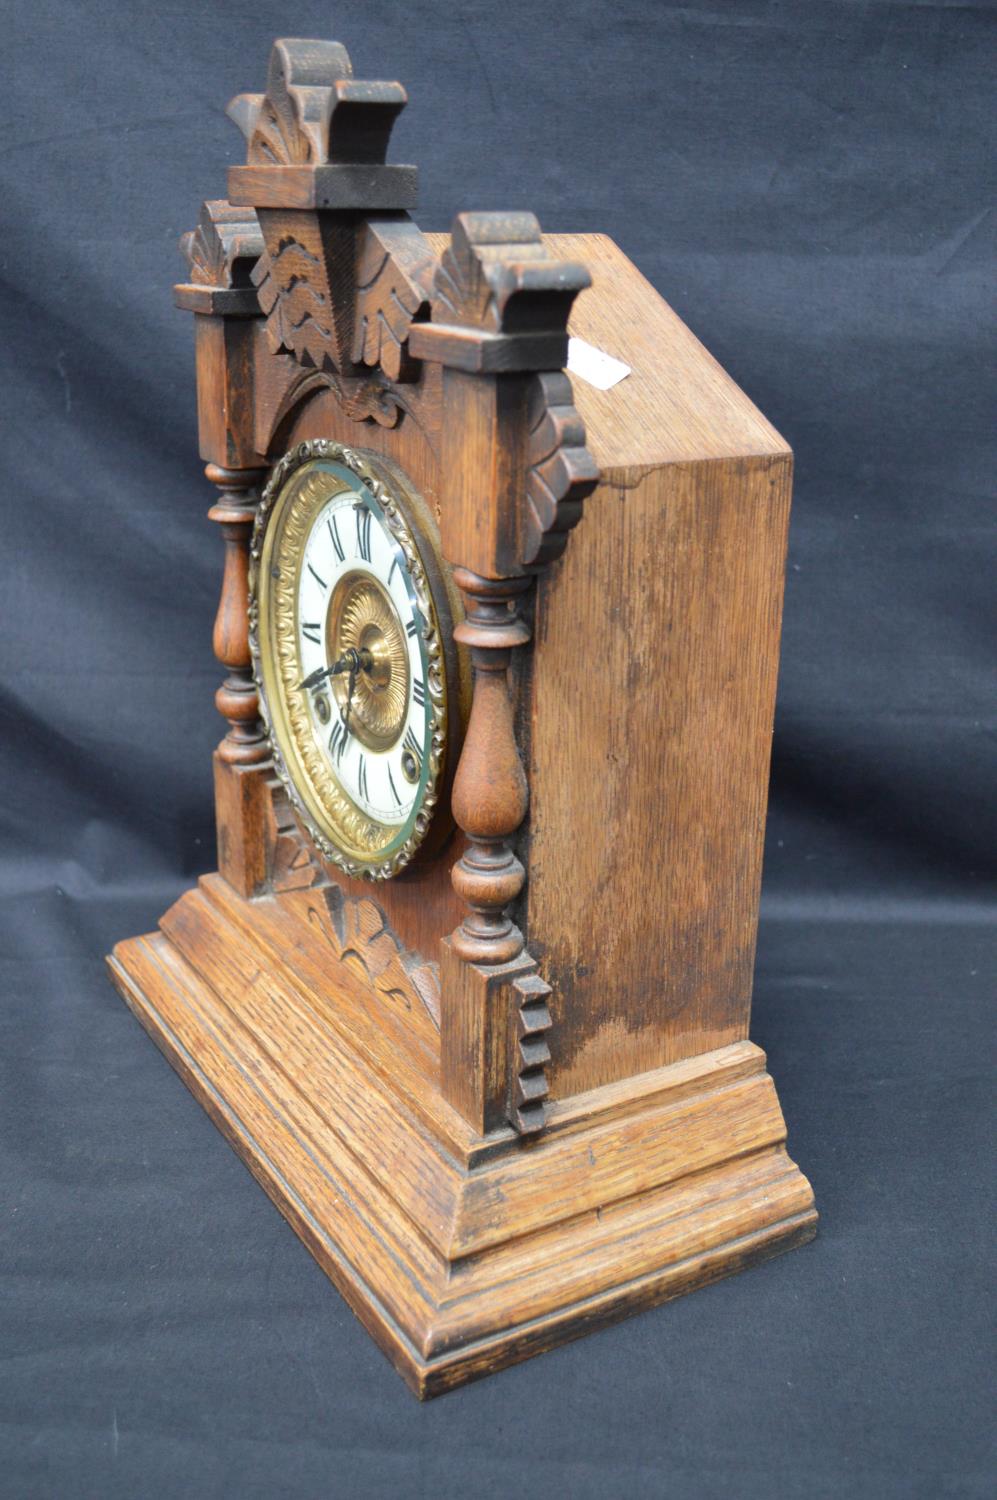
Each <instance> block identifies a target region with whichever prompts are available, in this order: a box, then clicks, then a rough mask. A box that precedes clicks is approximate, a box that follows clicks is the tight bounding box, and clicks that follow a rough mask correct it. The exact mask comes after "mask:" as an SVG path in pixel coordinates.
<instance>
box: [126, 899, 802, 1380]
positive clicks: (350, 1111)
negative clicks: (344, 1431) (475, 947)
mask: <svg viewBox="0 0 997 1500" xmlns="http://www.w3.org/2000/svg"><path fill="white" fill-rule="evenodd" d="M314 900H315V893H310V894H309V893H304V892H300V893H297V895H295V896H293V897H288V898H284V899H283V900H282V901H281V902H277V901H275V900H273V899H272V898H271V899H268V900H264V901H259V902H253V903H249V902H245V901H242V900H241V899H240V898H238V897H237V896H235V894H234V893H233V892H232V891H231V889H230V888H229V887H227V886H226V885H225V882H223V881H220V880H217V879H213V880H209V881H207V882H205V883H204V885H203V887H202V890H201V891H199V892H192V893H190V894H189V895H187V896H185V897H184V898H182V900H181V902H180V903H179V904H178V906H177V907H176V908H174V910H173V911H172V912H171V913H169V914H168V915H167V917H166V918H165V919H164V924H163V926H164V931H163V933H160V934H156V935H153V936H151V937H147V938H137V939H132V940H130V941H128V942H126V943H123V944H120V945H119V947H118V948H117V949H116V950H115V954H114V956H113V957H112V959H111V960H110V963H111V972H112V976H113V978H114V981H115V983H116V984H117V985H118V988H119V989H120V990H121V993H122V994H123V996H124V998H125V999H126V1000H127V1002H128V1004H129V1005H130V1006H131V1007H132V1009H133V1010H134V1011H135V1013H136V1014H137V1015H138V1017H139V1019H140V1020H141V1021H142V1023H143V1025H144V1026H145V1027H146V1029H147V1030H148V1031H149V1032H150V1034H151V1035H152V1036H153V1037H154V1039H155V1040H156V1041H157V1043H158V1045H159V1046H160V1047H161V1048H162V1050H163V1051H164V1052H165V1053H166V1055H167V1056H168V1057H169V1058H170V1060H171V1061H172V1063H173V1065H174V1066H175V1067H176V1068H177V1070H178V1071H179V1072H180V1074H181V1076H182V1077H183V1078H184V1080H185V1082H187V1084H188V1086H189V1087H190V1088H191V1089H192V1090H193V1091H194V1093H195V1094H196V1095H197V1097H198V1098H199V1099H200V1101H201V1102H202V1104H203V1105H204V1106H205V1108H206V1109H207V1110H208V1112H209V1114H211V1116H212V1118H213V1119H214V1120H215V1122H216V1124H218V1125H219V1127H220V1128H221V1129H222V1130H223V1131H224V1133H225V1134H226V1135H227V1136H228V1138H229V1139H230V1141H231V1142H232V1144H233V1145H234V1146H235V1148H236V1149H237V1150H238V1151H239V1153H240V1155H241V1156H242V1157H243V1159H244V1160H245V1161H246V1162H247V1164H248V1165H249V1166H250V1168H251V1170H252V1171H253V1172H254V1173H255V1175H256V1176H257V1178H258V1179H259V1180H260V1182H261V1183H262V1184H263V1185H264V1187H265V1188H266V1190H267V1192H268V1193H269V1194H270V1196H271V1197H272V1198H273V1200H274V1201H275V1203H276V1204H277V1206H278V1207H279V1208H280V1209H281V1212H282V1213H284V1215H285V1217H287V1218H288V1220H289V1221H290V1223H291V1224H292V1225H293V1227H294V1228H295V1229H296V1231H297V1232H298V1234H299V1235H300V1236H301V1238H302V1239H303V1240H304V1242H305V1244H306V1245H307V1246H308V1248H309V1249H310V1250H311V1251H312V1253H313V1254H314V1255H315V1256H316V1258H317V1259H318V1261H319V1263H320V1264H321V1265H322V1266H323V1268H324V1269H325V1270H326V1272H327V1273H328V1274H329V1276H330V1277H331V1278H332V1280H333V1281H334V1282H335V1284H336V1285H337V1286H338V1287H339V1289H340V1291H341V1292H342V1293H343V1294H344V1296H345V1297H346V1298H347V1300H348V1301H349V1303H350V1305H351V1307H352V1308H353V1309H354V1311H355V1312H356V1313H357V1315H358V1316H359V1317H360V1318H361V1320H362V1321H363V1322H364V1324H365V1326H366V1327H367V1328H368V1330H369V1331H370V1332H371V1333H372V1334H373V1336H374V1337H375V1338H376V1339H377V1341H378V1342H379V1344H380V1345H381V1347H382V1348H383V1349H384V1350H385V1352H386V1353H387V1354H388V1356H389V1357H390V1358H391V1359H392V1360H393V1361H394V1363H395V1365H396V1366H397V1368H398V1369H399V1370H400V1371H401V1373H402V1374H403V1375H404V1376H405V1378H406V1379H407V1380H408V1382H409V1384H410V1385H411V1386H412V1388H413V1389H414V1390H415V1391H416V1392H417V1393H418V1394H419V1395H421V1396H426V1395H434V1394H437V1393H438V1392H440V1391H443V1390H446V1389H448V1388H450V1387H451V1386H453V1385H455V1384H459V1383H460V1382H462V1381H465V1380H469V1379H473V1378H476V1377H477V1376H480V1375H483V1374H487V1373H489V1372H490V1371H492V1370H496V1369H499V1368H501V1367H502V1366H503V1365H506V1364H510V1363H513V1362H515V1361H516V1360H519V1359H523V1358H526V1357H528V1356H529V1355H531V1354H534V1353H537V1352H539V1351H540V1350H542V1349H544V1348H547V1347H550V1346H551V1345H552V1344H555V1343H559V1342H561V1341H563V1340H564V1339H567V1338H573V1337H576V1336H578V1335H579V1334H581V1333H584V1332H587V1331H589V1330H590V1329H592V1328H595V1327H598V1326H600V1325H601V1324H603V1323H605V1322H608V1321H610V1320H612V1319H614V1318H618V1317H621V1316H624V1315H626V1314H628V1313H631V1312H634V1311H637V1310H639V1309H640V1308H641V1307H645V1306H649V1305H652V1304H653V1303H655V1302H659V1301H663V1300H665V1299H666V1298H668V1297H671V1296H675V1295H677V1294H678V1293H680V1292H684V1291H688V1290H690V1289H692V1288H693V1287H695V1286H699V1285H702V1284H704V1283H705V1282H708V1281H710V1280H713V1279H715V1278H716V1277H718V1276H722V1275H727V1274H729V1273H730V1272H732V1271H735V1270H739V1269H741V1268H742V1267H743V1266H745V1265H749V1264H751V1263H752V1262H754V1261H755V1260H758V1259H761V1258H763V1257H765V1256H767V1255H771V1254H774V1253H776V1252H778V1251H780V1250H784V1249H788V1248H790V1247H791V1246H793V1245H796V1244H799V1243H802V1242H803V1241H804V1240H806V1239H808V1238H809V1237H810V1236H811V1235H812V1234H813V1230H814V1223H815V1217H816V1216H815V1213H814V1210H813V1200H812V1195H811V1193H810V1189H809V1185H808V1184H807V1182H806V1180H805V1179H804V1178H803V1177H802V1175H801V1174H800V1172H799V1170H798V1169H797V1168H796V1167H795V1165H794V1164H793V1163H792V1162H791V1161H790V1159H789V1158H788V1156H787V1155H786V1152H785V1145H784V1133H785V1132H784V1126H783V1122H782V1116H781V1113H780V1111H779V1106H778V1102H777V1101H776V1098H775V1093H774V1089H773V1088H772V1084H771V1080H770V1079H769V1077H768V1074H767V1073H766V1072H765V1068H764V1056H763V1054H761V1053H760V1052H759V1051H758V1049H757V1048H755V1047H752V1046H750V1044H742V1045H740V1046H735V1047H731V1048H728V1049H726V1050H725V1051H724V1052H719V1053H714V1054H712V1055H710V1056H709V1057H707V1058H700V1059H697V1060H696V1061H695V1062H690V1063H683V1064H679V1065H677V1067H676V1068H674V1069H664V1070H661V1071H660V1072H659V1073H658V1074H657V1075H656V1076H655V1077H654V1078H653V1080H652V1081H650V1082H649V1081H648V1080H646V1079H645V1080H644V1083H643V1085H642V1086H639V1087H637V1088H635V1089H634V1090H633V1092H632V1093H631V1094H629V1095H628V1093H627V1090H626V1088H625V1087H623V1086H621V1085H612V1086H610V1087H609V1088H608V1089H605V1090H600V1091H597V1092H595V1093H592V1094H589V1095H587V1096H586V1097H585V1098H584V1100H579V1101H575V1107H574V1109H573V1110H570V1109H568V1108H567V1107H566V1106H563V1105H562V1106H559V1107H558V1108H557V1109H556V1110H555V1111H554V1118H553V1120H552V1127H551V1130H550V1132H549V1134H548V1135H547V1136H545V1137H542V1138H541V1139H540V1140H539V1142H536V1143H534V1144H531V1145H530V1146H529V1147H526V1148H524V1147H523V1146H522V1145H521V1144H520V1143H519V1141H518V1139H517V1137H515V1136H514V1134H513V1133H512V1131H507V1132H505V1133H504V1134H503V1133H501V1132H499V1133H497V1134H496V1135H495V1136H494V1137H493V1138H492V1139H491V1141H490V1143H485V1142H482V1143H480V1144H481V1145H487V1149H486V1150H484V1151H478V1152H468V1153H464V1155H463V1160H462V1159H461V1156H460V1153H459V1152H458V1153H457V1154H455V1153H454V1152H453V1151H452V1150H451V1149H448V1148H447V1147H446V1146H444V1145H443V1144H442V1141H441V1134H445V1133H447V1132H448V1131H450V1133H451V1142H452V1143H453V1141H454V1140H455V1139H456V1137H459V1136H460V1133H461V1129H462V1127H463V1122H462V1121H461V1120H460V1117H459V1116H458V1115H456V1113H455V1112H453V1111H449V1110H448V1108H447V1106H446V1105H445V1104H443V1102H442V1100H440V1099H439V1097H438V1095H437V1094H436V1093H435V1084H434V1083H433V1072H434V1054H433V1047H432V1037H433V1035H434V1034H435V1032H434V1028H433V1024H432V1019H431V1017H429V1016H428V1014H426V1015H425V1016H424V1018H423V1019H422V1020H420V1019H419V1017H418V1016H405V1017H402V1016H399V1017H398V1020H399V1021H400V1022H402V1024H400V1025H398V1026H396V1025H395V1024H394V1022H393V1020H392V1017H391V1014H390V1011H391V1006H392V1005H393V1004H395V1003H397V1002H395V1001H394V1000H392V998H391V997H390V995H389V996H381V997H380V998H379V997H378V996H377V995H376V993H374V992H372V990H371V989H370V987H368V986H365V985H364V984H363V983H362V982H361V979H360V977H351V974H350V971H349V969H348V968H343V967H341V966H340V967H336V968H334V969H332V970H330V966H329V964H328V962H327V961H325V962H323V958H322V952H323V947H324V946H325V944H326V941H327V940H326V939H325V938H324V937H323V934H322V931H321V922H319V923H318V924H316V923H313V922H310V921H309V920H308V919H307V915H305V913H306V912H307V909H308V904H309V902H312V903H314ZM292 911H293V912H294V915H293V916H292V915H291V913H292ZM331 974H334V975H335V978H334V979H332V978H331ZM406 1079H407V1080H408V1082H406ZM434 1098H435V1099H436V1103H435V1104H434V1103H433V1100H434ZM427 1108H428V1113H427ZM441 1127H442V1129H441Z"/></svg>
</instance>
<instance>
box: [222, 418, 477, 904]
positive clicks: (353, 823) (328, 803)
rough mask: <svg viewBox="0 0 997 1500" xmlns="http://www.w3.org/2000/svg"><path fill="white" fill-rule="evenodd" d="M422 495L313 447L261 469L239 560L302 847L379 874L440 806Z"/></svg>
mask: <svg viewBox="0 0 997 1500" xmlns="http://www.w3.org/2000/svg"><path fill="white" fill-rule="evenodd" d="M432 530H433V526H432V520H431V517H430V515H429V512H428V509H427V507H426V505H425V502H424V501H422V500H421V498H420V497H419V496H418V495H417V493H416V492H415V490H414V489H413V487H412V486H411V485H410V484H409V483H408V482H407V481H406V480H405V478H404V477H403V475H402V474H401V472H400V471H398V470H395V469H392V467H391V466H390V465H389V464H387V463H386V462H385V461H384V459H383V458H379V457H378V456H377V455H376V454H373V453H364V452H362V451H360V450H355V449H351V448H347V447H344V446H343V445H342V444H337V443H332V442H327V441H323V440H321V439H318V440H314V441H311V442H305V443H301V444H299V445H298V446H297V447H296V448H294V449H293V450H292V451H291V452H290V453H288V454H286V455H285V457H284V458H282V459H281V460H280V462H279V463H278V464H277V465H276V466H275V468H274V470H273V474H272V476H271V478H270V481H269V483H268V484H267V486H266V489H265V490H264V492H263V497H262V502H261V504H260V507H259V511H258V513H257V517H256V522H255V526H254V532H253V540H252V547H251V552H250V571H249V620H250V649H251V652H252V657H253V671H254V677H255V680H256V684H257V688H258V692H259V701H260V709H261V713H262V717H263V720H264V722H265V723H266V725H267V728H268V731H269V735H270V743H271V747H272V755H273V763H274V768H275V770H276V771H277V773H278V775H279V776H280V779H281V781H282V782H283V784H284V787H285V789H286V791H287V793H288V796H289V798H290V801H291V803H292V805H293V807H294V809H295V812H296V813H297V815H298V817H299V819H300V821H301V824H302V826H303V828H304V829H305V831H306V832H307V833H308V835H309V836H310V838H311V840H312V842H313V844H314V845H315V847H316V848H317V849H318V850H319V851H320V852H321V853H322V855H324V856H325V858H326V859H328V860H330V861H331V862H332V863H333V864H335V865H337V866H339V868H341V869H342V870H344V871H345V872H346V873H347V874H348V875H352V876H363V877H367V878H369V879H372V880H386V879H390V878H391V877H392V876H394V875H397V874H398V873H399V872H400V871H401V870H403V869H404V868H405V867H406V865H407V864H408V863H409V862H410V861H411V860H412V859H413V858H414V857H415V855H416V853H417V851H418V850H419V849H420V846H422V845H423V842H424V840H425V839H426V836H427V834H428V833H429V832H430V829H431V826H432V823H433V818H434V815H437V816H438V819H439V825H440V831H441V832H442V833H443V834H444V835H445V834H446V833H447V832H449V831H451V830H452V826H453V825H452V821H451V820H450V819H449V817H448V811H447V809H446V808H440V809H439V810H438V803H439V801H440V796H441V790H442V787H443V783H444V772H445V765H446V760H447V742H448V733H449V732H450V730H451V724H452V722H454V721H455V720H456V718H457V716H458V693H457V689H456V664H455V653H454V647H453V644H452V641H453V616H452V607H453V601H452V600H451V598H450V597H449V595H448V592H447V589H446V587H445V584H444V581H443V580H444V568H445V565H444V564H443V563H442V561H441V560H440V559H439V557H438V543H437V542H436V540H435V539H434V537H433V536H432ZM447 642H450V643H451V644H450V646H449V649H448V648H447V644H446V643H447Z"/></svg>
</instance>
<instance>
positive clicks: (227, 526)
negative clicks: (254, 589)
mask: <svg viewBox="0 0 997 1500" xmlns="http://www.w3.org/2000/svg"><path fill="white" fill-rule="evenodd" d="M204 472H205V473H206V474H207V476H208V478H209V479H210V481H211V483H212V484H215V485H217V486H218V488H219V490H220V491H221V497H220V499H219V500H217V501H216V503H215V504H214V505H213V506H212V507H211V509H210V510H209V511H208V517H209V519H210V520H212V521H217V523H218V524H219V526H220V527H221V531H222V537H223V539H224V542H225V566H224V571H223V574H222V591H221V598H220V600H219V602H218V613H217V615H216V616H215V628H214V634H213V637H212V643H213V645H214V650H215V655H216V656H217V658H218V660H219V661H220V662H221V664H222V666H223V667H227V668H228V676H227V677H226V678H225V681H224V682H223V683H222V685H221V687H220V688H219V689H218V691H217V693H216V694H215V706H216V707H217V709H218V712H219V713H220V714H221V715H222V717H223V718H224V719H227V720H228V724H229V728H228V733H227V734H226V736H225V738H224V739H223V740H222V742H221V744H220V745H219V746H218V756H219V758H220V759H221V760H223V761H225V762H226V764H228V765H232V766H254V765H258V764H259V763H260V762H261V761H264V760H267V759H268V757H269V754H270V749H269V745H268V743H267V738H266V734H265V732H264V729H263V723H262V721H261V719H260V704H259V699H258V697H257V694H256V684H255V683H254V681H253V673H252V660H251V657H250V654H249V543H250V538H251V536H252V531H253V522H254V520H255V518H256V507H257V505H258V503H259V489H258V486H259V482H260V480H261V478H262V477H263V476H264V475H265V474H266V470H265V469H223V468H221V467H220V466H219V465H218V464H208V465H207V467H206V469H205V471H204Z"/></svg>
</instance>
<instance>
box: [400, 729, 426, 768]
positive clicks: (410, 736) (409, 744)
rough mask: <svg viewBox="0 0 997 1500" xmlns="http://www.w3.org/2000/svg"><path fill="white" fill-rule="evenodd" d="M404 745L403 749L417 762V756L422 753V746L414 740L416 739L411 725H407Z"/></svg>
mask: <svg viewBox="0 0 997 1500" xmlns="http://www.w3.org/2000/svg"><path fill="white" fill-rule="evenodd" d="M404 743H405V749H406V750H407V751H408V752H409V754H410V755H414V756H415V758H416V760H418V759H419V756H420V755H421V753H422V746H421V745H420V744H419V741H418V740H417V739H416V737H415V731H414V730H413V728H412V726H411V724H410V725H409V727H408V728H407V729H406V731H405V741H404Z"/></svg>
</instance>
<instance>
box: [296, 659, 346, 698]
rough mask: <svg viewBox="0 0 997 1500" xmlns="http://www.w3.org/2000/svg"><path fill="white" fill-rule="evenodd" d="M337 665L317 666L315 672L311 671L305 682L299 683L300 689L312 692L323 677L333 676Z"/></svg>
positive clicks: (303, 691)
mask: <svg viewBox="0 0 997 1500" xmlns="http://www.w3.org/2000/svg"><path fill="white" fill-rule="evenodd" d="M337 667H338V663H337ZM337 667H316V668H315V671H314V672H309V674H308V676H307V677H306V678H305V680H304V682H299V683H298V691H299V692H302V693H309V692H311V690H312V688H317V687H318V685H319V683H320V682H321V681H322V680H323V678H325V677H331V676H332V674H333V672H335V671H336V670H337Z"/></svg>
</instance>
